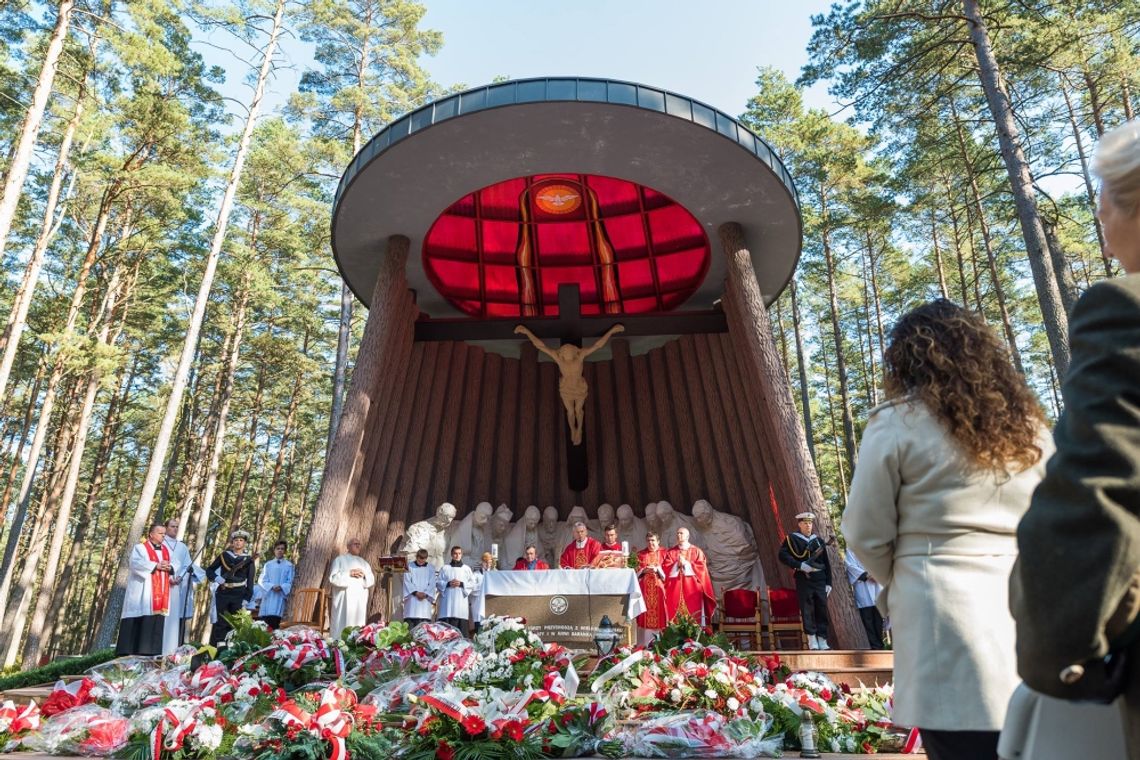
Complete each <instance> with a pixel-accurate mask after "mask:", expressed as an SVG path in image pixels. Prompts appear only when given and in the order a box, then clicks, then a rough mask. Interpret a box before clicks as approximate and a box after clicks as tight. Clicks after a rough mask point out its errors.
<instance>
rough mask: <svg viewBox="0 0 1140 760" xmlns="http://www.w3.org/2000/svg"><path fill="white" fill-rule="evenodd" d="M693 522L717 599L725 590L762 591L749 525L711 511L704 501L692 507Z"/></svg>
mask: <svg viewBox="0 0 1140 760" xmlns="http://www.w3.org/2000/svg"><path fill="white" fill-rule="evenodd" d="M693 521H694V522H695V523H696V524H697V527H699V528H700V530H701V533H702V534H703V535H704V536H705V541H706V542H707V544H708V545H707V546H706V547H705V557H706V558H707V559H708V565H709V575H710V576H712V583H713V591H715V592H716V596H717V598H718V599H721V598H723V596H724V591H725V589H731V588H747V589H755V588H762V587H763V585H764V569H763V566H762V565H761V564H760V550H759V549H758V548H757V546H756V536H755V534H753V532H752V526H751V525H749V524H748V523H746V522H745V521H744V520H741V519H740V518H739V517H737V516H736V515H730V514H728V513H727V512H720V511H717V510H716V509H713V506H712V504H709V503H708V502H707V501H705V500H704V499H701V500H700V501H698V502H697V503H695V504H693Z"/></svg>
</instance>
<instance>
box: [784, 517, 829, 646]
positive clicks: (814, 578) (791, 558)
mask: <svg viewBox="0 0 1140 760" xmlns="http://www.w3.org/2000/svg"><path fill="white" fill-rule="evenodd" d="M796 524H797V526H798V527H799V530H798V531H796V532H794V533H791V534H789V535H788V537H787V538H785V539H784V543H782V544H781V545H780V561H781V562H783V563H784V564H785V565H787V566H788V567H790V568H792V570H793V574H794V576H795V579H796V596H797V597H798V598H799V602H800V616H801V617H802V618H803V623H804V633H806V634H807V637H808V648H809V649H830V648H831V647H829V646H828V645H827V628H828V621H827V596H828V594H830V593H831V562H830V561H829V560H828V558H827V544H826V543H824V541H823V539H822V538H820V537H819V536H817V535H815V531H814V527H815V515H813V514H812V513H811V512H800V513H799V514H798V515H796Z"/></svg>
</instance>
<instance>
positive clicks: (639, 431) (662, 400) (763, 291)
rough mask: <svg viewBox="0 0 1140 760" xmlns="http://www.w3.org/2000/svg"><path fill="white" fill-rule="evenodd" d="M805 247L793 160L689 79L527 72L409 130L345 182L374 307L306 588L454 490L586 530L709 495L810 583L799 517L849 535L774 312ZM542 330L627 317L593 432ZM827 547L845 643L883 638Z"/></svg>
mask: <svg viewBox="0 0 1140 760" xmlns="http://www.w3.org/2000/svg"><path fill="white" fill-rule="evenodd" d="M801 239H802V226H801V220H800V214H799V208H798V202H797V198H796V190H795V187H794V185H793V183H792V178H791V177H790V176H789V174H788V172H787V170H786V169H785V168H784V165H783V164H782V163H781V161H780V159H779V158H778V157H777V156H776V155H775V154H774V153H773V152H772V150H771V149H770V148H769V147H768V146H767V145H766V144H765V143H764V142H763V141H761V140H760V139H759V138H757V137H756V136H755V135H754V134H753V133H752V132H750V131H749V130H748V129H747V128H746V127H744V126H743V125H742V124H740V123H739V122H738V121H736V120H735V119H733V118H732V117H730V116H728V115H726V114H724V113H721V112H720V111H717V110H716V109H713V108H710V107H709V106H706V105H704V104H702V103H700V102H697V101H695V100H692V99H690V98H687V97H684V96H681V95H677V94H674V93H671V92H666V91H662V90H659V89H656V88H653V87H647V86H643V85H638V84H631V83H627V82H619V81H608V80H602V79H587V78H545V79H528V80H519V81H508V82H502V83H496V84H492V85H489V86H485V87H479V88H476V89H473V90H468V91H466V92H462V93H459V94H455V95H451V96H449V97H446V98H443V99H441V100H438V101H436V102H434V103H431V104H429V105H427V106H424V107H423V108H420V109H418V110H416V111H414V112H412V113H410V114H408V115H406V116H404V117H403V118H401V119H399V120H397V121H396V122H394V123H392V124H390V125H389V126H388V127H386V128H385V129H384V130H382V131H381V132H380V133H379V134H377V135H376V136H375V137H373V138H372V140H371V141H370V142H369V143H368V144H367V145H366V146H365V147H364V149H363V150H361V151H360V153H359V154H357V155H356V157H355V158H354V159H353V160H352V162H351V164H349V166H348V169H347V170H346V171H345V173H344V176H343V177H342V179H341V181H340V186H339V187H338V189H337V193H336V199H335V203H334V208H333V220H332V243H333V251H334V255H335V257H336V261H337V265H338V266H339V268H340V271H341V273H342V275H343V276H344V278H345V280H346V282H347V283H348V285H349V286H350V287H351V289H352V290H353V292H354V293H355V294H356V296H357V297H358V298H359V299H360V300H361V301H362V302H363V303H364V304H366V305H367V306H368V307H369V311H368V319H367V323H366V326H365V328H364V335H363V340H362V342H361V345H360V350H359V354H358V356H357V359H356V364H355V369H354V371H353V374H352V378H351V383H350V386H349V389H348V394H347V398H346V401H345V405H344V411H343V416H342V418H341V421H340V425H339V428H338V430H337V432H336V437H335V440H334V444H333V447H332V449H331V453H330V456H329V460H328V462H327V463H326V469H325V476H324V480H323V483H322V485H321V491H320V496H319V498H318V503H317V507H316V512H315V516H314V519H313V521H312V526H311V528H310V531H309V533H308V535H307V537H306V539H305V542H304V547H303V550H302V554H301V558H300V566H299V569H298V577H297V581H296V583H295V586H294V587H295V588H304V587H316V586H320V585H322V582H323V581H324V579H325V575H326V573H327V568H328V565H329V563H330V562H331V560H332V559H333V557H335V556H336V555H337V554H338V553H340V552H341V551H343V546H344V542H345V540H346V538H347V537H348V536H350V535H353V536H358V537H360V538H361V539H362V540H363V541H364V544H365V550H364V552H363V556H364V557H366V558H367V559H368V560H369V561H375V559H376V558H377V557H379V556H382V555H388V554H391V553H393V552H394V551H395V550H396V548H397V546H398V543H399V542H400V540H401V538H402V537H403V535H404V531H405V529H406V527H407V526H409V525H411V524H412V523H414V522H417V521H420V520H424V519H427V518H429V517H431V516H432V515H433V514H434V513H435V510H436V507H437V506H438V505H439V504H441V503H443V502H451V503H452V504H454V505H456V507H457V509H458V513H459V518H462V517H463V516H464V515H465V514H466V513H467V512H469V511H470V510H472V509H473V508H474V505H475V504H476V503H478V502H481V501H488V502H491V503H492V504H499V503H501V502H505V503H506V504H507V505H508V506H509V507H510V508H511V509H512V510H513V511H514V514H515V519H521V515H522V511H523V510H525V509H526V507H527V506H528V505H531V504H534V505H537V506H538V507H539V509H542V508H543V507H545V506H546V505H555V506H556V507H557V508H558V510H559V512H560V517H561V519H563V520H565V519H566V517H567V515H568V513H569V511H570V509H571V507H573V506H574V505H583V506H585V507H586V509H587V510H588V511H589V512H590V513H591V516H593V513H594V511H595V510H596V509H597V506H598V505H599V504H602V503H610V504H614V505H617V504H622V503H629V504H631V505H633V507H634V510H635V512H636V513H637V515H638V516H639V517H640V516H643V514H642V509H643V505H645V504H646V503H647V502H650V501H658V500H666V501H669V502H671V503H672V504H673V505H674V506H675V508H676V509H678V510H679V511H682V512H687V511H688V510H689V508H690V506H691V505H692V504H693V503H694V502H695V501H696V500H698V499H707V500H708V501H710V502H711V503H712V505H713V506H714V507H715V508H716V509H717V510H720V511H723V512H728V513H730V514H733V515H737V516H739V517H741V518H743V519H744V520H745V521H746V522H748V523H749V524H750V525H751V526H752V528H753V531H754V532H755V534H756V539H757V544H758V546H759V550H760V560H761V562H762V565H763V569H764V573H765V576H766V581H767V583H768V584H769V585H773V586H791V585H792V581H791V578H790V573H789V572H788V570H787V568H785V567H782V566H781V565H780V564H779V563H778V561H777V551H778V548H779V545H780V542H781V541H782V539H783V537H784V535H785V531H786V530H788V529H789V528H791V526H793V525H794V519H793V516H794V515H795V514H797V513H799V512H803V511H811V512H814V513H815V514H816V516H817V520H816V525H817V528H818V532H819V533H820V534H821V535H823V536H824V537H825V538H827V537H830V536H831V535H832V534H833V532H834V530H833V527H832V525H831V522H830V519H829V517H828V513H827V509H826V507H825V505H824V503H823V498H822V495H821V492H820V488H819V483H818V479H817V477H816V472H815V468H814V466H813V464H812V461H811V458H810V456H809V454H808V448H807V443H806V440H805V436H804V432H803V428H802V426H801V424H800V419H799V416H798V414H797V411H796V409H795V406H794V404H793V400H792V397H791V391H790V389H789V384H788V379H787V377H786V373H785V371H784V367H783V365H782V364H781V362H780V359H779V356H778V353H777V350H776V346H775V344H774V341H773V336H772V330H771V327H770V324H769V319H768V314H767V311H766V307H767V306H768V305H769V304H770V303H771V302H772V301H773V300H774V299H775V298H776V297H777V295H778V294H779V293H780V291H781V290H782V289H783V288H784V287H785V285H786V284H787V283H788V282H789V280H790V279H791V278H792V275H793V272H794V269H795V266H796V262H797V260H798V258H799V253H800V245H801ZM519 324H523V325H526V326H527V327H528V328H529V329H530V330H531V331H533V333H534V334H535V335H537V336H538V337H539V338H542V339H544V340H545V341H546V345H547V346H549V347H551V348H555V349H556V348H557V347H558V346H559V345H560V344H561V345H565V344H568V343H569V344H574V345H577V346H583V347H586V348H588V347H589V346H590V345H592V344H593V342H594V341H595V340H596V339H597V338H599V337H600V336H602V335H603V334H604V333H605V332H606V331H607V330H608V329H609V328H611V327H612V326H614V325H616V324H621V325H623V326H624V328H625V329H624V332H623V333H621V334H619V335H618V336H616V337H614V338H612V339H611V340H610V341H609V343H608V345H607V346H606V347H605V348H604V349H603V350H600V351H597V352H596V353H594V354H593V355H592V356H590V357H589V360H588V361H587V362H586V365H585V368H584V376H585V380H586V383H587V387H588V395H587V397H586V401H585V407H584V432H583V435H582V443H581V445H574V444H573V442H572V440H571V434H570V428H569V426H568V423H567V415H566V411H565V409H564V406H563V403H562V400H561V398H560V389H559V367H558V366H556V364H555V363H554V362H552V361H550V360H549V359H548V358H547V357H545V356H541V355H540V354H539V352H538V351H537V350H536V348H535V347H534V346H533V345H532V344H531V343H530V341H529V340H528V339H527V338H526V337H524V336H523V335H519V334H516V333H515V328H516V326H517V325H519ZM622 538H624V539H627V540H629V541H630V542H631V546H634V547H637V548H640V547H641V546H643V545H644V536H623V537H622ZM661 539H662V544H663V545H665V546H671V545H672V544H673V543H674V542H675V539H674V537H673V536H662V537H661ZM829 551H831V552H832V556H831V562H832V566H833V568H836V569H838V570H839V572H838V576H837V582H836V583H835V590H834V593H832V595H831V597H830V613H831V618H832V623H833V630H834V633H833V638H832V641H833V644H837V645H838V646H840V647H843V648H860V647H865V646H866V638H865V634H864V633H863V630H862V626H861V624H860V623H859V619H858V617H857V615H856V611H855V607H854V603H853V601H852V597H851V591H850V587H849V586H848V584H846V583H845V582H843V581H842V580H841V579H842V578H843V573H842V571H841V568H842V563H841V561H840V558H839V557H838V556H837V555H836V554H835V552H836V549H835V547H834V545H832V546H831V547H830V548H829ZM507 559H508V560H509V561H510V562H511V563H513V561H514V558H513V557H510V558H507ZM507 567H510V565H509V564H508V565H507ZM385 603H386V600H384V599H383V598H382V594H380V593H374V594H373V598H372V601H371V607H372V610H373V611H379V610H381V609H384V607H385Z"/></svg>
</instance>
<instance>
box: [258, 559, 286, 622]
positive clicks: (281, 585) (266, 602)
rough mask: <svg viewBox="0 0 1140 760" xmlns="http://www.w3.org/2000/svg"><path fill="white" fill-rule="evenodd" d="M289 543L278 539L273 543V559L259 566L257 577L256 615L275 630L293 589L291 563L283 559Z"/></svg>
mask: <svg viewBox="0 0 1140 760" xmlns="http://www.w3.org/2000/svg"><path fill="white" fill-rule="evenodd" d="M288 549H289V545H288V544H287V543H285V542H284V541H278V542H277V543H275V544H274V545H273V559H271V560H269V561H268V562H266V563H265V564H264V565H262V566H261V575H260V576H259V577H258V579H257V591H256V593H257V594H258V601H259V602H260V610H261V611H260V613H259V614H258V617H260V618H261V620H262V621H263V622H264V623H265V624H266V625H267V626H269V630H271V631H276V630H277V629H278V628H280V627H281V616H282V615H284V614H285V600H286V599H287V598H288V597H289V594H290V592H292V591H293V563H292V562H290V561H289V560H287V559H285V552H286V551H287V550H288Z"/></svg>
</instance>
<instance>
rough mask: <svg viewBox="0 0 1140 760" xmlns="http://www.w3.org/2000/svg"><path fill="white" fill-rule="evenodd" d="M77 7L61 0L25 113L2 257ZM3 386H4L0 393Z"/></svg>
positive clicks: (2, 200) (2, 215) (10, 180)
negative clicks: (69, 27)
mask: <svg viewBox="0 0 1140 760" xmlns="http://www.w3.org/2000/svg"><path fill="white" fill-rule="evenodd" d="M74 8H75V0H61V2H60V3H59V6H58V7H57V10H56V16H55V28H54V29H52V33H51V39H50V40H48V46H47V50H46V51H45V53H44V62H43V64H41V65H40V76H39V79H38V81H37V82H36V89H35V90H34V91H33V92H32V103H31V105H30V106H28V111H27V113H26V114H25V115H24V123H23V125H21V127H20V136H19V138H18V139H17V140H16V141H15V143H14V150H13V154H12V161H11V163H10V164H9V165H8V171H7V173H6V175H5V178H4V191H3V194H2V195H0V260H3V258H4V246H5V244H6V243H7V241H8V235H9V233H10V232H11V231H12V220H13V219H15V217H16V205H17V204H18V203H19V201H20V195H21V194H22V192H23V189H24V180H25V179H27V177H28V168H29V167H30V166H31V163H32V151H33V149H34V148H35V145H36V138H37V137H38V136H39V133H40V125H41V124H42V123H43V118H44V111H46V110H47V104H48V98H49V96H50V95H51V91H52V86H53V84H54V83H55V75H56V70H57V68H58V66H59V57H60V55H61V54H62V53H63V45H64V42H65V39H66V37H67V29H68V25H69V24H70V23H71V12H72V10H74ZM2 395H3V387H0V396H2Z"/></svg>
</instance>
